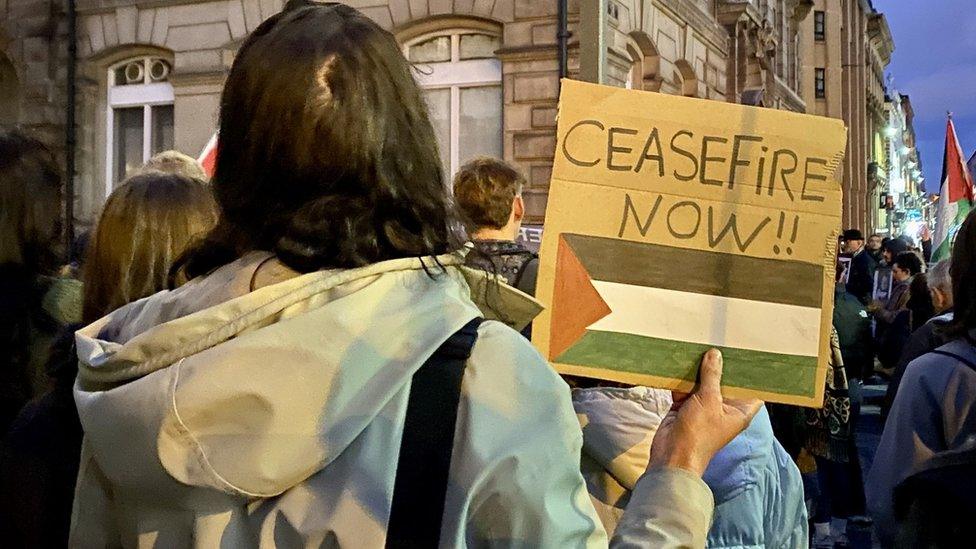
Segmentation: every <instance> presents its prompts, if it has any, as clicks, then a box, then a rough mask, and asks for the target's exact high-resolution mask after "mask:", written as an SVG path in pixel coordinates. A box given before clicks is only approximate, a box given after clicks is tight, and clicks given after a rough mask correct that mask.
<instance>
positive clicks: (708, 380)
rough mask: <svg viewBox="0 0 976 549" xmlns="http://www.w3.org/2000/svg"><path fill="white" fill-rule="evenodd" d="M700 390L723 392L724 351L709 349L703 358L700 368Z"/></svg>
mask: <svg viewBox="0 0 976 549" xmlns="http://www.w3.org/2000/svg"><path fill="white" fill-rule="evenodd" d="M698 375H699V379H700V385H699V389H698V390H699V392H702V393H712V394H721V392H722V351H719V350H718V349H709V350H708V352H707V353H705V357H704V358H702V363H701V369H700V370H699V374H698Z"/></svg>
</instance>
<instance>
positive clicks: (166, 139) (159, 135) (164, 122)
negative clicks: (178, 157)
mask: <svg viewBox="0 0 976 549" xmlns="http://www.w3.org/2000/svg"><path fill="white" fill-rule="evenodd" d="M172 148H173V105H159V106H156V107H153V108H152V154H156V153H158V152H162V151H168V150H170V149H172Z"/></svg>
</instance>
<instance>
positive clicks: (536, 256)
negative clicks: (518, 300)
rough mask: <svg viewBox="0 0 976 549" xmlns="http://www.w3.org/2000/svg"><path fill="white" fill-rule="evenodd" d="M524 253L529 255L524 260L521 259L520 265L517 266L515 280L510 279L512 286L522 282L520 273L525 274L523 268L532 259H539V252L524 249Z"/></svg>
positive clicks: (516, 286)
mask: <svg viewBox="0 0 976 549" xmlns="http://www.w3.org/2000/svg"><path fill="white" fill-rule="evenodd" d="M525 254H527V255H528V256H529V258H528V259H526V260H525V261H523V262H522V265H521V266H519V270H518V274H516V275H515V280H514V281H512V287H514V288H518V287H519V284H521V283H522V275H524V274H525V269H526V267H528V266H529V263H532V262H533V261H538V260H539V254H537V253H535V252H530V251H526V252H525Z"/></svg>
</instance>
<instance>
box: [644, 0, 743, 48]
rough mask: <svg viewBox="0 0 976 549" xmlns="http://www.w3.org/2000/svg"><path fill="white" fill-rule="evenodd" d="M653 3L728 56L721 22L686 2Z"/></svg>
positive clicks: (726, 35)
mask: <svg viewBox="0 0 976 549" xmlns="http://www.w3.org/2000/svg"><path fill="white" fill-rule="evenodd" d="M654 3H655V4H657V5H658V8H661V9H664V10H667V11H668V12H670V13H671V15H673V16H674V17H675V18H676V19H679V20H682V21H685V22H687V23H688V25H689V26H690V27H691V28H693V29H694V30H695V31H697V32H698V34H700V35H701V36H702V37H703V38H704V39H705V40H706V41H707V42H708V43H709V44H710V45H711V46H714V47H715V48H718V49H719V50H720V51H721V52H722V53H723V54H728V52H729V33H728V32H727V31H726V30H725V28H724V27H723V25H722V22H721V21H718V22H716V20H715V19H713V18H712V17H711V15H710V14H708V13H705V12H703V11H702V10H701V9H700V8H699V7H698V6H697V5H696V4H693V3H691V2H688V0H656V1H655V2H654Z"/></svg>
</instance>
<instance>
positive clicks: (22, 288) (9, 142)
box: [0, 131, 78, 436]
mask: <svg viewBox="0 0 976 549" xmlns="http://www.w3.org/2000/svg"><path fill="white" fill-rule="evenodd" d="M60 227H61V172H60V170H59V168H58V165H57V162H56V161H55V159H54V155H53V154H52V153H51V151H50V150H49V149H48V148H47V147H46V146H44V145H43V144H42V143H41V142H40V141H37V140H36V139H33V138H31V137H28V136H27V135H25V134H22V133H19V132H16V131H14V132H0V349H3V352H2V353H0V436H2V435H3V433H6V431H7V427H8V425H9V424H10V421H12V420H13V418H14V416H15V415H16V414H17V412H18V411H19V410H20V408H21V407H22V406H23V405H24V404H25V403H26V402H27V401H28V400H30V399H31V398H32V397H33V396H34V395H36V394H39V393H40V392H43V390H44V388H45V379H44V375H43V365H44V362H45V360H46V356H47V352H46V349H47V345H48V344H49V342H50V340H51V338H52V337H53V336H54V334H55V333H57V331H58V329H59V326H60V325H61V324H62V323H63V322H65V321H71V320H76V319H75V318H74V317H75V316H76V311H77V297H78V295H77V291H74V292H72V291H70V290H71V289H72V288H67V287H65V285H64V284H62V283H61V281H59V280H58V279H56V278H53V275H54V274H55V272H56V270H57V268H58V267H59V261H60V259H59V252H58V239H59V238H60V237H61V231H60ZM74 290H77V288H74ZM62 295H63V296H64V297H62V298H60V299H51V298H52V297H54V296H62ZM45 298H47V300H46V301H47V306H45Z"/></svg>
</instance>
